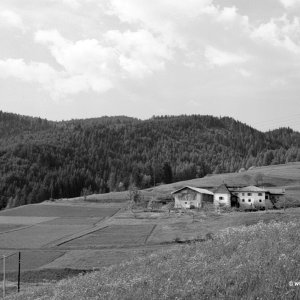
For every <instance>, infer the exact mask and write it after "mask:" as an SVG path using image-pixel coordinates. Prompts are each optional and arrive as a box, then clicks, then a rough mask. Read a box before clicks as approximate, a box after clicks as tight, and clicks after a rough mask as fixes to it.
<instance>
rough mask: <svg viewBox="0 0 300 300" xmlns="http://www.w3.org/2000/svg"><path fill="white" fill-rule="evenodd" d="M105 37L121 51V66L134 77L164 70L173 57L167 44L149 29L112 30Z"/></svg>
mask: <svg viewBox="0 0 300 300" xmlns="http://www.w3.org/2000/svg"><path fill="white" fill-rule="evenodd" d="M105 37H106V39H107V40H108V41H110V42H111V43H112V45H113V47H114V48H115V49H116V50H117V52H118V53H119V63H120V67H121V68H122V69H123V70H125V71H126V72H127V73H128V74H130V75H131V76H133V77H144V76H145V75H148V74H152V73H153V72H154V71H159V70H162V69H164V67H165V62H166V61H168V60H170V59H171V58H172V51H171V50H170V49H169V48H168V47H167V46H166V44H165V43H163V41H161V40H160V39H159V38H156V37H155V36H154V35H153V34H152V33H150V32H149V31H147V30H138V31H136V32H132V31H125V32H120V31H118V30H111V31H109V32H107V33H106V35H105Z"/></svg>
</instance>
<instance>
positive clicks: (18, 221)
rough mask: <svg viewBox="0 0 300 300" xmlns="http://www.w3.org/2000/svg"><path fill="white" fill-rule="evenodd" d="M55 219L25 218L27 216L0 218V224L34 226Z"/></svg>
mask: <svg viewBox="0 0 300 300" xmlns="http://www.w3.org/2000/svg"><path fill="white" fill-rule="evenodd" d="M55 219H57V217H27V216H1V215H0V224H14V225H35V224H39V223H43V222H48V221H52V220H55Z"/></svg>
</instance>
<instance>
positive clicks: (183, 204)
mask: <svg viewBox="0 0 300 300" xmlns="http://www.w3.org/2000/svg"><path fill="white" fill-rule="evenodd" d="M284 194H285V192H284V190H281V189H264V188H260V187H257V186H253V185H250V186H246V187H228V186H227V185H226V184H221V185H220V186H219V187H217V188H215V189H214V191H213V192H212V191H210V190H208V189H203V188H196V187H191V186H186V187H183V188H181V189H179V190H176V191H175V192H173V193H172V195H173V197H174V200H175V205H174V206H175V208H202V207H203V206H204V205H205V204H208V203H213V205H214V207H215V208H218V207H240V208H242V209H264V208H272V207H274V204H275V203H276V202H277V201H279V200H280V199H281V198H282V197H283V196H284Z"/></svg>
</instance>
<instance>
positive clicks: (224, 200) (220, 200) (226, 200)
mask: <svg viewBox="0 0 300 300" xmlns="http://www.w3.org/2000/svg"><path fill="white" fill-rule="evenodd" d="M214 205H215V206H216V207H225V206H226V207H231V192H230V191H229V190H228V188H227V186H226V184H224V183H223V184H221V185H220V186H218V187H217V188H216V190H215V191H214Z"/></svg>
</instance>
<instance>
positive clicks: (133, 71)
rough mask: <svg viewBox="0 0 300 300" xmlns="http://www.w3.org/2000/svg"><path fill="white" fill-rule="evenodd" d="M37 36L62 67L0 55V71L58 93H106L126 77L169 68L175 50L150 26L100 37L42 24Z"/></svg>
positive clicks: (4, 74)
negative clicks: (76, 35)
mask: <svg viewBox="0 0 300 300" xmlns="http://www.w3.org/2000/svg"><path fill="white" fill-rule="evenodd" d="M35 41H36V42H37V43H39V44H42V45H45V46H46V47H48V49H49V51H50V53H51V54H52V56H53V58H54V59H55V61H56V63H57V64H58V67H59V68H54V67H51V66H50V65H48V64H46V63H42V62H25V61H24V60H23V59H7V60H0V72H1V75H0V77H2V78H15V79H18V80H21V81H24V82H32V83H38V84H40V85H41V87H42V88H43V89H45V90H47V91H48V92H50V93H51V95H52V97H53V98H56V99H59V98H64V97H66V96H68V95H72V94H77V93H80V92H88V91H93V92H96V93H103V92H106V91H108V90H109V89H111V88H113V87H114V85H115V83H116V81H117V80H120V75H121V77H123V78H128V77H131V78H144V77H145V76H147V75H151V74H153V73H154V72H156V71H160V70H163V69H164V67H165V62H166V61H168V60H170V59H171V58H172V52H171V51H170V50H169V49H168V48H167V47H165V45H164V44H163V43H161V42H160V40H158V39H157V38H156V37H155V36H154V35H153V34H152V33H150V32H148V31H146V30H138V31H135V32H133V31H129V30H128V31H125V32H120V31H118V30H111V31H108V32H107V33H106V34H105V35H103V38H102V40H101V42H100V41H99V40H96V39H85V40H79V41H75V42H73V41H71V40H68V39H66V38H64V37H63V36H62V35H61V34H60V33H59V32H58V31H57V30H40V31H37V32H36V34H35Z"/></svg>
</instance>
